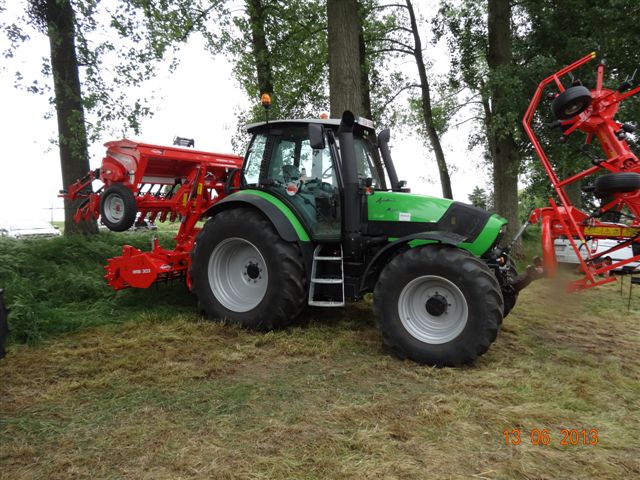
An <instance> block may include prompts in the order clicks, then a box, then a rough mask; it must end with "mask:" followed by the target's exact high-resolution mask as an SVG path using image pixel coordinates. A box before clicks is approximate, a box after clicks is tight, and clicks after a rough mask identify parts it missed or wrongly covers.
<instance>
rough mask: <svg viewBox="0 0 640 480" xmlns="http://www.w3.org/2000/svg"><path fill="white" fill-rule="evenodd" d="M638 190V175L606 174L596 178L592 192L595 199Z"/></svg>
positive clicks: (639, 180) (639, 187)
mask: <svg viewBox="0 0 640 480" xmlns="http://www.w3.org/2000/svg"><path fill="white" fill-rule="evenodd" d="M638 189H640V174H637V173H634V172H620V173H606V174H604V175H600V176H599V177H598V178H596V181H595V183H594V192H595V194H596V196H597V197H606V196H607V195H612V194H614V193H627V192H633V191H635V190H638Z"/></svg>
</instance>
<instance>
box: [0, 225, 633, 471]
mask: <svg viewBox="0 0 640 480" xmlns="http://www.w3.org/2000/svg"><path fill="white" fill-rule="evenodd" d="M126 235H130V234H126ZM123 238H126V242H129V243H134V244H137V245H139V246H144V245H145V244H146V243H147V242H148V238H147V237H146V236H145V235H133V234H131V235H130V236H126V237H123V236H122V235H112V234H107V235H100V236H99V237H98V238H93V239H72V240H64V239H63V240H60V241H59V243H58V244H57V245H56V244H55V243H46V244H45V243H43V244H41V245H36V244H27V242H25V243H18V242H16V243H11V244H4V243H3V244H2V245H0V252H2V253H1V254H0V255H2V256H3V258H2V262H0V268H1V269H2V270H0V275H1V276H0V279H2V282H5V281H7V279H9V287H8V288H10V290H12V291H13V293H12V294H11V295H12V296H11V297H10V301H11V302H14V303H13V305H12V306H13V308H14V312H13V313H15V311H16V304H15V300H16V298H22V297H21V295H22V296H24V293H23V292H21V291H20V290H19V288H20V287H21V286H22V285H28V286H29V288H34V287H33V286H34V285H37V284H38V283H39V284H40V285H42V290H44V292H41V293H39V292H37V291H36V292H34V295H35V296H36V298H37V300H38V301H39V302H48V303H46V304H45V305H44V306H40V305H38V306H37V307H34V306H31V307H28V305H25V306H24V307H20V308H23V310H20V308H17V311H18V314H19V315H22V317H18V318H22V320H20V321H21V322H23V321H24V322H25V325H29V324H30V323H32V322H35V323H36V324H37V331H38V333H39V335H37V336H35V337H34V338H38V339H39V343H38V344H37V345H36V346H31V345H29V344H25V343H23V342H24V341H25V339H29V338H31V337H30V336H28V335H26V336H24V337H21V338H20V339H17V338H14V340H13V342H12V343H11V345H10V346H9V348H8V356H7V357H6V358H5V359H4V360H2V361H0V378H1V379H2V380H1V381H0V445H2V447H1V448H0V466H1V468H0V478H1V479H5V478H6V479H12V480H13V479H21V478H24V479H39V478H41V479H50V478H114V479H115V478H136V479H138V478H150V479H159V478H160V479H162V478H170V479H177V478H206V479H209V478H216V479H217V478H220V479H282V478H295V479H369V478H370V479H379V478H389V479H424V478H438V479H440V478H442V479H445V478H456V479H458V478H491V479H556V478H566V479H574V478H598V479H607V478H610V479H618V478H637V477H638V476H640V462H639V460H638V459H639V458H640V447H639V446H638V438H639V436H640V435H639V434H640V404H639V403H638V398H639V397H640V356H639V351H638V341H639V340H640V297H639V296H638V294H637V293H636V294H635V296H634V298H633V299H632V306H631V309H630V310H629V311H627V294H628V287H629V282H628V279H627V281H626V282H625V284H624V288H623V290H622V293H623V295H621V294H620V286H619V285H617V284H613V285H608V286H606V287H604V288H600V289H593V290H590V291H586V292H582V293H580V294H576V295H572V296H567V295H565V294H563V293H562V291H561V290H560V289H558V288H557V287H556V286H555V285H553V284H551V283H550V282H538V283H536V284H534V285H532V286H531V287H530V288H528V289H527V290H525V291H524V292H522V294H521V298H520V300H519V303H518V305H517V306H516V308H515V309H514V311H513V312H512V314H511V315H510V316H509V317H508V318H507V319H506V320H505V323H504V325H503V328H502V330H501V332H500V334H499V336H498V338H497V340H496V342H495V343H494V345H493V346H492V348H491V349H490V350H489V352H488V353H487V354H486V355H484V356H483V357H481V358H480V359H479V360H478V361H477V362H476V363H475V364H474V365H472V366H468V367H465V368H460V369H434V368H429V367H421V366H418V365H416V364H414V363H412V362H403V361H399V360H397V359H395V358H394V357H392V356H391V355H390V354H389V352H388V351H386V350H385V348H384V347H383V346H382V340H381V337H380V334H379V333H378V331H377V329H376V327H375V322H374V320H373V318H372V314H371V308H370V304H369V303H367V302H363V303H360V304H354V305H350V306H348V307H347V308H345V309H336V310H322V309H309V310H308V311H307V312H306V313H305V314H304V317H303V319H302V321H301V325H300V326H297V327H293V328H290V329H287V330H284V331H278V332H271V333H268V334H260V333H253V332H247V331H243V330H241V329H238V328H235V327H231V326H228V325H221V324H216V323H211V322H208V321H204V320H202V319H201V318H200V317H199V316H198V315H197V314H196V311H195V299H194V298H193V297H192V296H191V295H190V294H188V293H187V292H186V290H185V289H184V287H183V286H181V285H173V286H166V287H161V288H160V289H159V290H155V289H150V290H149V291H140V292H136V291H130V292H127V291H125V292H119V293H113V292H110V291H109V289H108V288H107V287H106V286H105V285H104V283H101V282H102V279H101V274H102V272H101V268H100V265H101V264H102V262H103V260H104V259H105V258H106V257H108V256H109V255H113V254H114V252H115V253H117V252H118V251H119V245H120V244H121V243H123V241H122V240H123ZM6 245H8V248H9V249H10V250H12V251H13V254H12V255H11V256H10V257H7V255H9V254H8V253H7V247H6ZM59 250H63V252H62V253H61V252H59ZM23 257H24V258H23ZM8 258H13V259H14V260H13V262H14V263H13V264H12V266H11V267H8V266H7V264H6V261H7V259H8ZM67 270H73V271H74V272H75V274H80V273H81V272H85V273H84V275H85V276H86V278H84V277H81V278H80V280H81V284H82V285H83V286H82V287H81V288H82V292H83V293H82V295H80V294H78V295H74V294H73V292H67V291H66V290H68V289H69V288H70V285H67V282H71V277H72V276H74V275H75V274H74V275H71V274H68V273H66V271H67ZM55 275H62V276H64V277H65V279H66V280H65V281H61V280H56V279H54V278H52V277H53V276H55ZM67 275H68V276H67ZM94 276H95V277H97V280H96V284H95V285H94V284H93V283H92V279H94V280H95V278H94ZM20 282H28V283H25V284H23V283H20ZM638 291H640V289H638V290H637V291H636V292H638ZM58 297H59V298H58ZM103 304H104V305H103ZM27 307H28V308H27ZM90 308H93V309H94V310H93V314H92V315H88V314H87V312H88V311H90ZM31 310H38V311H39V312H40V313H39V314H38V315H35V314H31V313H29V312H30V311H31ZM52 312H58V313H52ZM13 313H12V316H11V318H10V320H11V325H12V327H13V330H14V334H15V330H16V328H17V327H16V325H14V320H15V317H14V315H13ZM47 315H51V318H50V319H47V318H49V317H47ZM66 315H68V317H67V316H66ZM89 317H90V318H89ZM54 318H55V320H54ZM67 318H68V320H67ZM56 322H57V323H61V324H66V323H67V322H68V323H69V324H70V326H60V325H58V326H56V325H55V324H56ZM40 323H42V325H41V324H40ZM20 328H25V329H26V331H27V332H28V331H30V330H29V328H33V327H29V328H26V327H20ZM18 340H19V341H18ZM514 428H520V429H521V430H522V438H523V442H522V444H520V445H517V446H513V445H509V446H508V445H505V439H504V436H503V431H504V430H505V429H508V430H511V429H514ZM544 428H548V429H550V431H551V439H552V442H551V444H550V445H548V446H536V445H532V443H531V441H530V434H531V431H532V430H534V429H539V430H542V429H544ZM562 428H576V429H583V428H584V429H587V430H589V429H592V428H596V429H598V431H599V439H600V441H599V443H598V444H597V445H595V446H589V445H586V446H585V445H578V446H571V445H569V446H562V445H560V440H561V438H562V437H561V434H560V431H561V429H562Z"/></svg>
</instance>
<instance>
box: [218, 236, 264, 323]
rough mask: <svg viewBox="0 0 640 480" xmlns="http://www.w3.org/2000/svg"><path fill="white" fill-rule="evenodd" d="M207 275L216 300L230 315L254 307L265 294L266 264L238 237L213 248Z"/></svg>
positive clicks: (250, 245) (252, 248)
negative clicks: (231, 312) (230, 312)
mask: <svg viewBox="0 0 640 480" xmlns="http://www.w3.org/2000/svg"><path fill="white" fill-rule="evenodd" d="M208 275H209V285H210V286H211V291H212V292H213V294H214V296H215V297H216V299H217V300H218V301H219V302H220V303H221V304H222V306H224V307H225V308H227V309H228V310H231V311H233V312H248V311H249V310H251V309H253V308H255V307H257V306H258V304H259V303H260V302H261V301H262V299H263V298H264V296H265V294H266V293H267V285H268V284H269V272H268V270H267V264H266V262H265V261H264V258H263V257H262V254H261V253H260V251H259V250H258V249H257V248H256V247H255V245H253V244H252V243H251V242H248V241H247V240H244V239H242V238H235V237H234V238H227V239H225V240H223V241H222V242H220V243H219V244H218V245H216V247H215V248H214V249H213V252H211V256H210V257H209V265H208Z"/></svg>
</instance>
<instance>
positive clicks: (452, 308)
mask: <svg viewBox="0 0 640 480" xmlns="http://www.w3.org/2000/svg"><path fill="white" fill-rule="evenodd" d="M398 315H399V316H400V321H401V322H402V325H403V326H404V328H405V329H406V330H407V333H409V334H410V335H411V336H412V337H414V338H416V339H417V340H419V341H421V342H424V343H428V344H434V345H436V344H443V343H447V342H450V341H452V340H454V339H455V338H457V337H458V335H460V334H461V333H462V331H463V330H464V329H465V326H466V325H467V319H468V316H469V306H468V304H467V299H466V298H465V296H464V294H463V293H462V290H460V288H459V287H458V286H457V285H456V284H455V283H453V282H452V281H451V280H449V279H447V278H445V277H440V276H438V275H423V276H421V277H416V278H414V279H413V280H411V281H410V282H409V283H407V284H406V285H405V286H404V288H403V289H402V291H401V292H400V296H399V297H398Z"/></svg>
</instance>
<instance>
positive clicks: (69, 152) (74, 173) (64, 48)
mask: <svg viewBox="0 0 640 480" xmlns="http://www.w3.org/2000/svg"><path fill="white" fill-rule="evenodd" d="M45 5H46V10H45V11H46V18H45V19H44V20H46V25H47V34H48V36H49V45H50V47H51V71H52V73H53V84H54V91H55V106H56V115H57V118H58V141H59V143H60V166H61V169H62V184H63V186H64V188H66V187H67V186H69V185H70V184H72V183H73V182H75V181H76V180H77V179H79V178H81V177H83V176H84V175H85V174H86V173H87V172H88V171H89V154H88V148H87V130H86V126H85V122H84V108H83V105H82V92H81V89H80V77H79V75H78V59H77V57H76V45H75V15H74V12H73V7H72V6H71V3H70V1H69V0H46V4H45ZM89 188H90V187H89ZM77 207H78V202H77V201H76V202H71V201H69V200H67V199H65V201H64V233H65V235H69V234H74V233H97V232H98V226H97V224H96V221H95V220H93V219H92V220H89V221H81V222H80V223H75V222H74V221H73V214H74V213H75V211H76V209H77Z"/></svg>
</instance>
